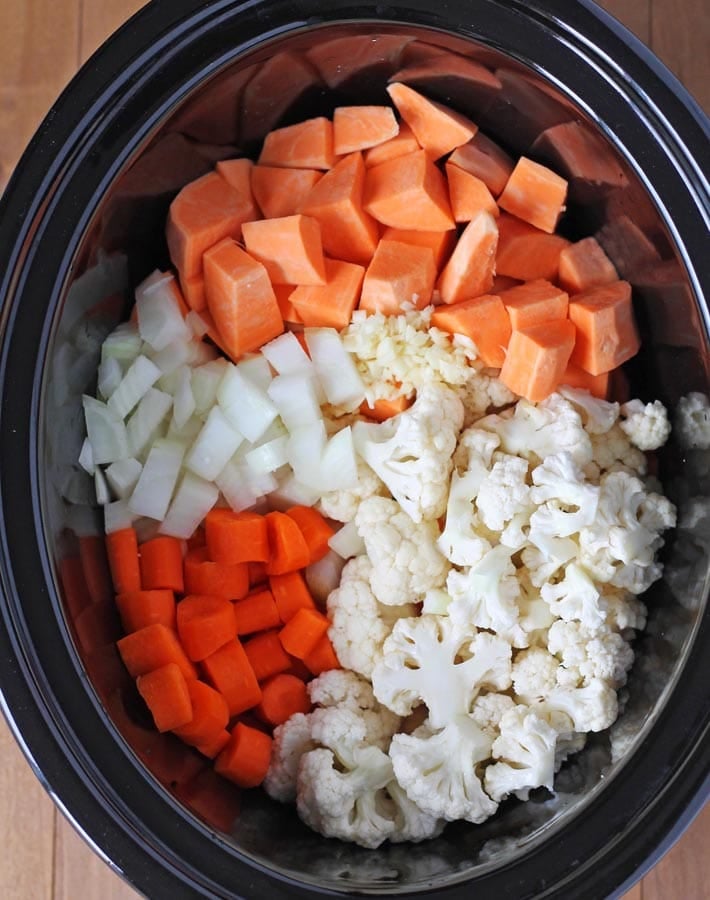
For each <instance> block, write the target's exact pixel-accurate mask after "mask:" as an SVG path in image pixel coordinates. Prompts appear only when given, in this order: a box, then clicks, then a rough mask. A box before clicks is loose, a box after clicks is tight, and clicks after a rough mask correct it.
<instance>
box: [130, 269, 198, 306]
mask: <svg viewBox="0 0 710 900" xmlns="http://www.w3.org/2000/svg"><path fill="white" fill-rule="evenodd" d="M180 287H181V288H182V293H183V296H184V298H185V300H186V301H187V305H188V306H189V307H190V309H194V310H195V312H202V310H204V309H205V308H206V307H207V295H206V294H205V278H204V275H203V274H202V273H200V274H199V275H191V276H190V277H189V278H186V277H185V276H184V275H180ZM135 308H136V307H134V309H135Z"/></svg>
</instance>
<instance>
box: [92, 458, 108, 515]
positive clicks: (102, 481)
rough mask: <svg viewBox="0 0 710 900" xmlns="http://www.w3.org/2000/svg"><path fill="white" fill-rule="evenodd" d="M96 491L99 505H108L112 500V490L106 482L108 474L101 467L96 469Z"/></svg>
mask: <svg viewBox="0 0 710 900" xmlns="http://www.w3.org/2000/svg"><path fill="white" fill-rule="evenodd" d="M94 491H95V493H96V502H97V503H98V504H99V506H106V504H107V503H110V502H111V491H109V489H108V484H107V483H106V476H105V475H104V473H103V471H102V470H101V469H100V468H98V467H97V468H96V469H95V470H94Z"/></svg>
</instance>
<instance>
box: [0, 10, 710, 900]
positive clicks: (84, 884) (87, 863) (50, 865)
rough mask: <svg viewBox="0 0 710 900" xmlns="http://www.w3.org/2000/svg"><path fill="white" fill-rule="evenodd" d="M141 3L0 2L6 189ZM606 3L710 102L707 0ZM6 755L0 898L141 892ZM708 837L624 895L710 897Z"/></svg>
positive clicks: (4, 751) (4, 734)
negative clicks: (64, 100)
mask: <svg viewBox="0 0 710 900" xmlns="http://www.w3.org/2000/svg"><path fill="white" fill-rule="evenodd" d="M570 2H571V0H570ZM142 5H143V2H142V0H0V191H1V190H2V187H3V186H4V184H5V183H6V180H7V178H8V177H9V174H10V172H11V171H12V168H13V166H14V165H15V163H16V162H17V159H18V158H19V156H20V154H21V152H22V150H23V148H24V146H25V145H26V143H27V141H28V140H29V138H30V137H31V135H32V133H33V132H34V130H35V128H36V126H37V125H38V123H39V122H40V120H41V118H42V117H43V116H44V114H45V113H46V112H47V110H48V109H49V107H50V105H51V103H52V101H53V100H54V99H55V97H56V96H57V94H58V93H59V91H60V89H61V88H62V87H63V86H64V85H65V84H66V83H67V82H68V81H69V79H70V78H71V76H72V75H73V74H74V72H75V71H76V69H77V67H78V66H79V65H80V64H81V63H82V62H84V61H85V60H86V59H87V58H88V57H89V56H90V55H91V53H92V52H93V50H94V49H95V48H96V47H97V46H98V45H99V44H100V43H101V42H102V41H103V40H104V39H105V38H106V37H107V36H108V35H109V34H110V33H111V32H112V31H113V30H115V29H116V28H117V27H118V26H119V25H120V24H121V23H122V22H123V21H125V19H127V18H128V17H129V16H130V15H131V14H132V13H134V12H135V11H136V10H138V9H139V8H140V7H141V6H142ZM602 5H603V6H604V7H605V8H606V9H608V10H609V11H610V12H611V13H612V14H614V15H615V16H617V18H619V19H620V20H621V21H622V22H623V23H624V24H625V25H627V26H628V27H629V28H630V29H631V30H632V31H633V32H634V33H635V34H636V35H638V37H639V38H641V40H642V41H644V42H645V43H646V44H648V45H649V46H650V47H651V48H652V49H653V50H654V51H655V52H656V53H657V54H658V55H659V56H660V57H661V59H663V61H664V62H665V63H666V64H667V65H668V66H669V67H670V68H671V69H672V70H673V71H674V72H675V73H676V74H677V75H678V76H679V78H680V79H681V81H683V83H684V84H685V85H686V86H687V87H688V88H689V89H690V90H691V92H692V93H693V94H694V95H695V97H696V99H697V100H698V101H699V103H700V104H701V106H703V107H704V109H705V110H709V109H710V77H709V76H710V0H604V2H603V3H602ZM0 759H2V765H1V766H0V898H3V900H129V898H136V897H137V896H138V895H137V894H136V893H135V892H134V891H133V890H132V889H131V888H130V887H128V886H127V885H126V884H125V883H124V882H123V881H121V879H120V878H119V877H117V876H116V875H115V874H114V873H113V872H112V871H111V870H110V869H109V868H108V866H106V865H105V864H104V863H103V862H102V861H101V860H100V859H99V858H98V857H97V856H96V855H95V854H94V853H93V852H92V851H91V850H90V849H89V848H88V847H87V846H86V845H85V844H84V843H83V841H82V840H81V838H79V837H78V836H77V835H76V833H75V832H74V830H73V828H72V827H71V826H70V825H69V824H68V823H67V822H66V820H65V819H64V818H63V816H62V814H61V813H60V812H59V811H58V810H57V809H56V808H55V807H54V805H53V803H52V801H51V800H50V799H49V797H48V796H47V795H46V794H45V792H44V790H43V788H42V787H41V786H40V784H39V782H38V781H37V780H36V779H35V777H34V775H33V774H32V773H31V771H30V769H29V767H28V765H27V763H26V762H25V760H24V758H23V757H22V755H21V753H20V751H19V749H18V747H17V745H16V744H15V742H14V740H13V738H12V736H11V735H10V733H9V731H8V730H7V727H6V726H5V723H4V722H3V721H2V719H1V718H0ZM709 840H710V805H708V806H706V808H705V810H704V811H703V812H702V813H701V814H700V815H699V816H698V817H697V819H696V820H695V822H694V823H693V824H692V825H691V827H690V828H689V829H688V830H687V831H686V833H685V834H684V835H683V837H682V838H681V840H680V841H679V842H678V843H677V844H676V845H675V847H674V848H673V849H672V850H671V851H670V852H669V853H668V854H667V855H666V856H665V857H664V858H663V859H662V860H661V861H660V862H659V863H658V865H656V867H655V868H654V869H653V870H652V871H651V872H650V873H649V874H648V875H646V877H645V878H644V879H643V880H642V881H641V882H640V883H638V884H637V885H636V886H635V887H634V888H633V889H632V890H631V891H630V892H629V893H628V894H627V895H626V897H625V898H624V900H704V898H710V854H708V852H707V849H708V841H709ZM570 900H573V898H570ZM600 900H602V898H600Z"/></svg>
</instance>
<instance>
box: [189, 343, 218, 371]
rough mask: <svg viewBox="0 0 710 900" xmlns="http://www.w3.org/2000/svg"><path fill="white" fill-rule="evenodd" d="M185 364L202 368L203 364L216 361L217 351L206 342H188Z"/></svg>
mask: <svg viewBox="0 0 710 900" xmlns="http://www.w3.org/2000/svg"><path fill="white" fill-rule="evenodd" d="M187 350H188V357H187V362H188V363H189V364H190V365H191V366H193V368H194V367H195V366H203V365H204V364H205V363H208V362H212V361H213V360H215V359H218V355H217V351H216V350H215V348H214V347H213V346H212V344H208V343H207V342H206V341H190V342H189V343H188V345H187Z"/></svg>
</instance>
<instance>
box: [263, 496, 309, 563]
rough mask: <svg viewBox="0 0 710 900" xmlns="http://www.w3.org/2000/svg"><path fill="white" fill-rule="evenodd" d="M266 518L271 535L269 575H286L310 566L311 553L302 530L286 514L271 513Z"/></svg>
mask: <svg viewBox="0 0 710 900" xmlns="http://www.w3.org/2000/svg"><path fill="white" fill-rule="evenodd" d="M264 518H265V519H266V527H267V529H268V533H269V547H270V550H271V556H270V558H269V560H268V562H267V563H266V574H267V575H284V574H286V573H287V572H294V571H296V570H297V569H303V568H304V567H305V566H307V565H308V560H309V559H310V552H309V550H308V544H307V543H306V539H305V538H304V537H303V534H302V533H301V529H300V528H299V527H298V525H297V524H296V523H295V522H294V520H293V519H291V518H290V517H289V516H287V515H286V513H282V512H277V511H274V512H270V513H267V514H266V515H265V516H264Z"/></svg>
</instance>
